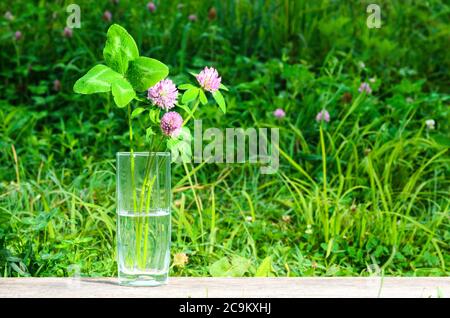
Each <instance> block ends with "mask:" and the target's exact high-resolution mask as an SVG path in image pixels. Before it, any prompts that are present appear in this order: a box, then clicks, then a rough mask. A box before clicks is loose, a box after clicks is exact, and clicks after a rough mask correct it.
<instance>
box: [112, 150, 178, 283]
mask: <svg viewBox="0 0 450 318" xmlns="http://www.w3.org/2000/svg"><path fill="white" fill-rule="evenodd" d="M170 161H171V159H170V152H150V153H149V152H135V153H134V154H133V156H131V153H129V152H118V153H117V171H116V178H117V189H116V195H117V252H118V253H117V255H118V270H119V283H120V284H121V285H130V286H158V285H161V284H164V283H166V282H167V276H168V271H169V262H170V240H171V226H170V202H171V184H170V182H171V181H170Z"/></svg>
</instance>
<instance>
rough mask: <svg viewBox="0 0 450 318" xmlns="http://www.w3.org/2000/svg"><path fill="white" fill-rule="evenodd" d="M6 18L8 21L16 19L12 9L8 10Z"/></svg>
mask: <svg viewBox="0 0 450 318" xmlns="http://www.w3.org/2000/svg"><path fill="white" fill-rule="evenodd" d="M5 19H6V20H8V21H12V20H14V16H13V15H12V13H11V12H10V11H6V13H5Z"/></svg>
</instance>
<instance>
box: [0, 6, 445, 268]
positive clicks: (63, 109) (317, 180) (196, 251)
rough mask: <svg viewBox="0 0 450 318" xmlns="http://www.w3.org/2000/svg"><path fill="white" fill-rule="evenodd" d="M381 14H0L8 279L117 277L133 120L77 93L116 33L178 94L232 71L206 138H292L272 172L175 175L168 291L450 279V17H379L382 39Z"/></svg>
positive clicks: (190, 168) (190, 170)
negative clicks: (382, 278) (260, 281)
mask: <svg viewBox="0 0 450 318" xmlns="http://www.w3.org/2000/svg"><path fill="white" fill-rule="evenodd" d="M372 2H373V1H351V2H350V1H326V0H321V1H300V0H298V1H295V0H292V1H288V0H268V1H262V0H255V1H250V0H241V1H237V0H236V1H219V0H213V1H201V0H184V1H179V2H178V1H154V7H149V6H148V4H147V1H127V0H120V1H106V0H103V1H95V2H94V1H86V0H79V1H76V3H77V4H78V5H79V6H80V8H81V28H79V29H73V30H72V31H70V32H69V31H67V30H66V31H64V28H65V26H66V19H67V17H68V15H69V14H68V13H67V12H66V7H67V5H69V4H70V3H71V2H70V1H43V0H42V1H25V0H21V1H10V2H7V1H2V2H1V3H0V13H1V16H0V57H1V58H0V162H1V164H0V273H1V275H2V276H70V275H73V272H74V271H77V272H79V273H80V275H82V276H115V275H116V274H117V265H116V242H115V238H116V236H115V234H116V210H115V209H116V205H115V204H116V203H115V153H116V152H118V151H127V150H128V149H129V147H130V145H129V133H128V128H127V118H126V114H125V111H124V110H123V109H119V108H117V107H115V106H114V103H113V101H112V100H111V97H110V96H109V95H107V94H104V95H95V96H89V95H87V96H83V95H78V94H75V93H74V92H73V84H74V82H75V81H76V80H77V79H78V78H79V77H80V76H82V75H83V74H84V73H85V72H86V71H87V70H88V69H89V68H90V67H91V66H92V61H97V62H101V61H102V55H101V51H102V48H103V47H102V46H103V44H104V42H105V33H106V30H107V29H108V27H109V26H110V25H111V24H112V23H119V24H121V25H123V26H124V27H126V28H127V30H128V31H129V32H130V34H132V35H133V37H134V38H135V39H136V41H137V42H138V46H139V47H140V48H141V54H142V55H145V56H149V57H154V58H157V59H159V60H161V61H164V63H166V64H168V65H169V66H170V69H171V78H172V79H173V81H174V82H175V83H183V82H186V81H192V80H193V78H192V76H191V75H190V74H189V72H198V71H199V70H200V69H201V68H202V67H203V66H204V65H210V66H214V67H215V68H217V69H218V70H219V72H220V74H221V76H222V81H223V83H224V84H225V85H226V86H227V87H228V88H229V92H228V93H227V95H226V99H227V107H228V108H227V113H226V114H225V115H224V114H223V113H222V112H221V111H220V110H219V109H218V108H217V107H209V105H205V106H202V107H200V109H199V112H200V114H201V118H202V119H203V126H204V127H218V128H226V127H243V128H248V127H274V128H275V127H278V128H279V129H280V167H279V170H278V172H277V173H275V174H261V172H260V167H259V166H258V165H255V164H249V163H246V164H237V163H236V164H205V163H200V164H196V163H192V164H186V165H182V164H173V165H172V181H173V184H172V186H173V205H172V249H171V252H172V257H173V261H172V265H171V273H170V274H171V275H173V276H279V277H281V276H369V275H393V276H447V275H448V274H449V269H448V266H449V264H450V255H449V239H450V231H449V215H450V214H449V211H450V200H449V189H450V188H449V186H450V157H449V146H450V134H449V118H450V116H449V115H450V112H449V100H450V92H449V84H450V79H449V74H450V69H449V67H450V55H449V53H448V52H449V50H448V47H449V46H448V44H449V36H450V28H449V25H448V21H449V16H450V6H449V5H448V3H446V1H442V0H430V1H423V2H421V1H395V0H393V1H379V5H380V7H381V21H382V22H381V28H379V29H377V28H368V27H367V25H366V20H367V17H368V16H369V13H367V12H366V7H367V5H368V4H369V3H372ZM8 12H9V14H8ZM105 12H109V14H107V13H106V14H105ZM18 31H19V33H18ZM363 83H365V85H366V86H363V89H361V85H362V84H363ZM364 87H368V88H369V89H365V90H364ZM277 108H281V109H283V110H284V112H285V116H275V115H274V111H275V110H276V109H277ZM322 110H326V111H327V113H328V114H329V120H328V121H325V120H322V121H320V120H316V119H317V118H316V116H317V114H318V113H320V112H321V111H322ZM324 114H325V113H323V116H324ZM322 119H324V118H322ZM134 129H135V131H136V133H135V146H136V148H137V149H140V150H141V151H144V150H145V149H146V148H145V147H146V141H145V129H144V127H143V125H139V123H136V124H135V127H134Z"/></svg>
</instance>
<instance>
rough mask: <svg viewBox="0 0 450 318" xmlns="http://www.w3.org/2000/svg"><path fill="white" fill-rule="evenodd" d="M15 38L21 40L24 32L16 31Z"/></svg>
mask: <svg viewBox="0 0 450 318" xmlns="http://www.w3.org/2000/svg"><path fill="white" fill-rule="evenodd" d="M14 38H15V39H16V41H19V40H20V39H21V38H22V32H20V31H16V33H14Z"/></svg>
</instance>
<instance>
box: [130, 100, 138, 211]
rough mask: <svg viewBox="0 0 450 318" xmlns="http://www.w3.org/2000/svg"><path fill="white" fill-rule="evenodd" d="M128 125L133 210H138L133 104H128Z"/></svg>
mask: <svg viewBox="0 0 450 318" xmlns="http://www.w3.org/2000/svg"><path fill="white" fill-rule="evenodd" d="M128 126H129V129H130V165H131V188H132V189H133V209H134V210H133V212H136V210H137V201H136V182H135V176H134V151H133V126H132V124H131V106H130V105H128Z"/></svg>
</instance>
